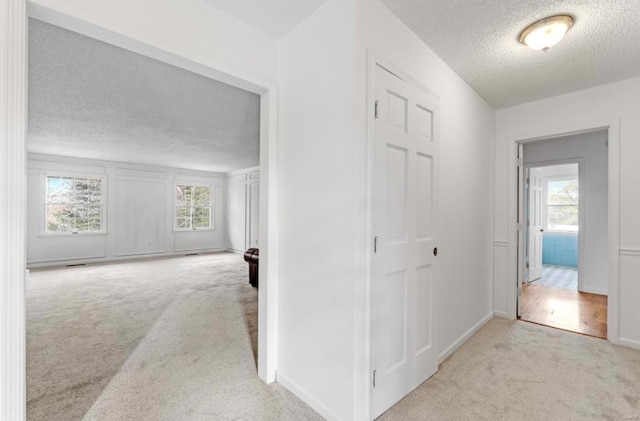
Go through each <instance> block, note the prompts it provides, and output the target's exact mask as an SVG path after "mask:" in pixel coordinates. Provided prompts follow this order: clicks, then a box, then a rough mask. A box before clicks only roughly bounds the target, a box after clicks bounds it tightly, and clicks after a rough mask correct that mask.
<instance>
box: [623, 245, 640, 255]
mask: <svg viewBox="0 0 640 421" xmlns="http://www.w3.org/2000/svg"><path fill="white" fill-rule="evenodd" d="M618 252H619V253H620V256H632V257H640V248H631V247H625V248H623V247H620V248H619V249H618Z"/></svg>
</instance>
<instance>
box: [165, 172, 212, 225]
mask: <svg viewBox="0 0 640 421" xmlns="http://www.w3.org/2000/svg"><path fill="white" fill-rule="evenodd" d="M179 185H180V186H196V187H209V189H211V194H210V197H211V202H210V203H209V207H210V209H211V210H210V217H209V219H210V221H209V227H207V228H179V227H178V224H177V222H178V207H177V206H176V201H177V199H178V195H177V186H179ZM215 201H216V188H215V185H214V184H212V183H199V182H196V181H175V182H174V183H173V203H172V207H173V232H194V231H215V229H216V220H215V219H216V212H215Z"/></svg>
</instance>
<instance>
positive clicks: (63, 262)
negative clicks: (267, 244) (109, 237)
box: [27, 248, 227, 269]
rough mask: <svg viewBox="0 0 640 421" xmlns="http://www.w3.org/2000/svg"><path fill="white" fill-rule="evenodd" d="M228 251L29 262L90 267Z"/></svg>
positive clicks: (44, 265) (34, 265) (34, 266)
mask: <svg viewBox="0 0 640 421" xmlns="http://www.w3.org/2000/svg"><path fill="white" fill-rule="evenodd" d="M224 251H227V250H225V249H223V248H215V249H198V250H184V251H175V252H169V253H154V254H135V255H126V256H125V255H121V256H116V257H98V258H86V259H71V260H37V261H32V262H27V267H28V268H29V269H37V268H49V267H57V266H70V265H88V264H92V263H111V262H124V261H127V260H145V259H162V258H165V257H166V258H169V257H179V256H184V255H187V254H206V253H220V252H224Z"/></svg>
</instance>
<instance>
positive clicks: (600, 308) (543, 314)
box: [520, 283, 607, 338]
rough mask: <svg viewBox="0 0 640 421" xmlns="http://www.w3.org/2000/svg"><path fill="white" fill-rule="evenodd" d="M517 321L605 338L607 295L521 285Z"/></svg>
mask: <svg viewBox="0 0 640 421" xmlns="http://www.w3.org/2000/svg"><path fill="white" fill-rule="evenodd" d="M520 319H521V320H525V321H528V322H532V323H538V324H541V325H545V326H551V327H555V328H558V329H564V330H569V331H572V332H577V333H582V334H584V335H589V336H595V337H598V338H606V337H607V296H606V295H597V294H590V293H586V292H578V291H573V290H568V289H560V288H552V287H547V286H543V285H536V284H526V283H525V284H524V285H523V286H522V315H521V317H520Z"/></svg>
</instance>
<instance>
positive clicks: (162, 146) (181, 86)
mask: <svg viewBox="0 0 640 421" xmlns="http://www.w3.org/2000/svg"><path fill="white" fill-rule="evenodd" d="M259 135H260V98H259V96H258V95H256V94H253V93H250V92H247V91H244V90H241V89H238V88H235V87H231V86H229V85H226V84H223V83H220V82H217V81H214V80H212V79H208V78H206V77H203V76H200V75H197V74H195V73H191V72H189V71H186V70H183V69H179V68H177V67H174V66H171V65H168V64H166V63H162V62H159V61H156V60H153V59H150V58H148V57H145V56H141V55H138V54H135V53H132V52H130V51H127V50H124V49H121V48H119V47H115V46H113V45H110V44H106V43H103V42H101V41H97V40H95V39H92V38H88V37H85V36H83V35H80V34H77V33H75V32H71V31H67V30H65V29H62V28H59V27H57V26H53V25H50V24H47V23H44V22H41V21H38V20H34V19H31V20H30V21H29V128H28V136H27V149H28V151H29V152H32V153H43V154H53V155H63V156H71V157H78V158H89V159H100V160H107V161H118V162H131V163H139V164H151V165H160V166H168V167H174V168H188V169H195V170H204V171H217V172H228V171H233V170H237V169H243V168H249V167H253V166H257V165H258V164H259V155H260V153H259Z"/></svg>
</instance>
